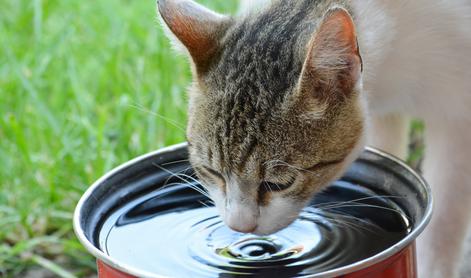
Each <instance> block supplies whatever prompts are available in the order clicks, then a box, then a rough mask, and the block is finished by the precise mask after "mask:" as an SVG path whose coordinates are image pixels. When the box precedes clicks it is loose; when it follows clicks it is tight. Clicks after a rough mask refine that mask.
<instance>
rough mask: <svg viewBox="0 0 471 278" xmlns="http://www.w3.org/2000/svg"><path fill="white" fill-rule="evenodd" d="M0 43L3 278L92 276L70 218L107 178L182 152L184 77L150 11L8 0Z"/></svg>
mask: <svg viewBox="0 0 471 278" xmlns="http://www.w3.org/2000/svg"><path fill="white" fill-rule="evenodd" d="M201 2H203V3H205V4H207V5H208V6H210V7H213V8H215V9H216V10H219V11H222V12H225V11H230V10H234V9H235V5H236V1H233V0H232V1H209V0H206V1H201ZM216 2H217V3H216ZM0 41H1V42H2V43H1V44H0V165H1V166H0V276H1V277H24V276H25V275H27V274H28V273H31V271H34V270H36V269H38V268H43V269H47V271H48V272H50V273H51V275H52V273H53V274H54V275H55V276H61V277H75V276H77V277H86V276H89V275H92V274H93V273H94V272H95V265H94V260H93V258H92V257H91V256H89V255H87V253H86V252H85V251H84V249H83V248H82V247H81V246H80V244H79V243H78V242H77V240H76V239H75V237H74V234H73V232H72V222H71V219H72V213H73V209H74V206H75V204H76V203H77V201H78V199H79V198H80V196H81V194H82V193H83V192H84V191H85V189H86V188H87V187H88V186H89V185H90V184H91V183H92V182H93V181H94V180H96V179H97V178H99V177H100V176H101V175H102V174H104V173H105V172H106V171H108V170H110V169H111V168H113V167H115V166H117V165H119V164H121V163H122V162H125V161H127V160H129V159H130V158H133V157H135V156H137V155H140V154H143V153H146V152H149V151H152V150H154V149H157V148H160V147H162V146H165V145H169V144H173V143H177V142H181V141H183V140H184V132H183V129H184V126H185V121H186V94H185V88H186V86H187V85H188V83H189V82H190V72H189V67H188V65H187V62H186V60H185V59H184V57H176V56H175V55H174V53H173V52H172V51H171V50H170V46H169V43H168V41H167V39H166V38H165V37H164V35H163V33H162V30H161V29H160V27H159V24H158V23H157V20H156V14H155V2H154V0H152V1H150V0H145V1H144V0H140V1H135V0H134V1H132V0H100V1H72V0H71V1H59V0H3V1H1V2H0Z"/></svg>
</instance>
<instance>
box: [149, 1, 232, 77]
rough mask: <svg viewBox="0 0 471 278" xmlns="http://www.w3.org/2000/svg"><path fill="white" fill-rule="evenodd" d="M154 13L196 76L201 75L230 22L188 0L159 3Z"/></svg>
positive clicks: (223, 16)
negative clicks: (190, 59) (184, 51)
mask: <svg viewBox="0 0 471 278" xmlns="http://www.w3.org/2000/svg"><path fill="white" fill-rule="evenodd" d="M158 10H159V13H160V15H161V18H162V21H163V23H164V27H168V30H169V31H170V32H167V33H170V34H169V35H170V39H171V40H172V41H174V42H175V41H177V44H181V45H183V47H184V49H186V50H187V51H188V53H189V54H190V56H191V58H192V60H193V62H194V65H195V70H196V73H197V74H204V73H205V72H206V70H207V69H208V66H209V64H210V62H211V58H212V57H213V55H214V54H215V53H216V52H217V51H218V48H219V41H220V39H221V38H222V36H223V35H224V34H225V32H226V30H227V28H228V27H229V25H230V22H231V18H230V17H228V16H225V15H221V14H218V13H215V12H213V11H211V10H209V9H207V8H205V7H203V6H201V5H199V4H197V3H196V2H194V1H191V0H159V1H158Z"/></svg>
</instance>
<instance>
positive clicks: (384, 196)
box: [316, 195, 405, 208]
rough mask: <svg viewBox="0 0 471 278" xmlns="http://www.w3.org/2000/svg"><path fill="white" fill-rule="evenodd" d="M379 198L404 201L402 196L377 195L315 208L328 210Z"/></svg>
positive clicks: (320, 205) (323, 204)
mask: <svg viewBox="0 0 471 278" xmlns="http://www.w3.org/2000/svg"><path fill="white" fill-rule="evenodd" d="M381 198H390V199H393V198H394V199H404V198H405V197H402V196H394V195H378V196H370V197H363V198H358V199H353V200H348V201H343V202H338V201H335V202H326V203H322V204H319V206H316V207H317V208H330V206H332V205H334V206H335V205H340V204H342V205H343V204H350V203H358V202H359V201H366V200H374V199H381Z"/></svg>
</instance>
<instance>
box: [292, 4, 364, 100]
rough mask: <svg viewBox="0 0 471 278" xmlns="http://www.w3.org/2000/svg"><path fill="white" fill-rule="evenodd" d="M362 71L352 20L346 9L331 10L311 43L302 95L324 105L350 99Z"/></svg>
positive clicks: (301, 83) (302, 77)
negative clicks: (346, 98)
mask: <svg viewBox="0 0 471 278" xmlns="http://www.w3.org/2000/svg"><path fill="white" fill-rule="evenodd" d="M362 67H363V65H362V60H361V56H360V52H359V48H358V42H357V36H356V32H355V24H354V22H353V19H352V17H351V16H350V14H349V13H348V11H346V10H345V9H343V8H332V9H330V10H329V11H328V12H327V13H326V15H325V17H324V19H323V20H322V22H321V23H320V25H319V28H318V30H317V32H316V33H315V34H314V35H313V37H312V39H311V40H310V41H309V45H308V52H307V57H306V60H305V62H304V66H303V71H302V74H301V79H300V85H301V86H300V90H301V91H302V95H303V96H304V97H309V98H311V97H315V99H316V100H317V101H321V102H329V101H337V100H338V99H339V98H345V97H348V96H349V95H350V94H351V93H352V92H353V91H354V88H355V86H356V84H357V82H358V81H359V79H360V77H361V71H362Z"/></svg>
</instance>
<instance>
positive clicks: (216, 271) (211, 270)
mask: <svg viewBox="0 0 471 278" xmlns="http://www.w3.org/2000/svg"><path fill="white" fill-rule="evenodd" d="M208 205H209V203H208V200H207V199H206V198H205V197H204V196H202V195H200V194H198V193H196V192H195V191H193V190H191V189H189V188H187V187H185V186H178V185H177V186H173V187H168V188H166V189H163V190H160V191H158V192H153V193H151V194H148V195H145V196H141V197H139V198H137V199H135V200H133V201H131V202H129V203H128V204H126V205H123V206H122V207H120V208H118V209H117V210H115V211H114V212H113V213H112V214H111V215H109V216H108V218H107V219H106V221H105V222H104V224H103V226H102V228H101V230H100V232H99V234H98V235H97V240H98V242H99V246H100V248H101V249H102V250H103V251H105V252H106V253H107V254H108V255H110V256H111V257H114V258H115V259H118V260H119V261H122V262H125V263H126V265H128V266H132V267H134V268H137V269H140V270H144V271H147V272H150V273H155V274H160V275H164V276H170V277H239V276H247V275H248V276H254V275H257V276H260V277H293V276H300V277H302V276H306V275H309V274H314V273H319V272H322V271H326V270H331V269H334V268H338V267H342V266H346V265H349V264H351V263H354V262H358V261H360V260H362V259H366V258H368V257H371V256H373V255H375V254H378V253H379V252H381V251H383V250H385V249H387V248H388V247H391V246H392V245H394V244H395V243H397V242H398V241H399V240H401V239H402V238H404V237H405V236H406V235H407V233H408V232H409V230H410V225H411V223H409V221H408V218H407V216H406V215H405V214H404V212H403V211H402V210H401V209H400V207H398V206H397V205H396V203H395V197H393V196H383V197H381V196H379V197H378V196H377V195H376V193H374V192H371V191H369V190H367V189H365V188H362V187H360V186H354V185H351V184H349V183H347V182H337V183H336V184H335V185H333V186H331V187H330V188H329V189H327V190H325V191H324V192H323V193H321V194H319V195H317V196H316V198H314V199H313V201H312V204H311V205H312V206H313V207H309V208H306V209H305V210H304V211H303V212H302V213H301V215H300V217H299V218H298V220H296V221H295V222H294V223H293V224H292V225H290V226H289V227H287V228H286V229H284V230H282V231H280V232H278V233H275V234H273V235H270V236H263V237H260V236H256V235H249V234H241V233H237V232H234V231H232V230H230V229H229V228H227V227H226V226H225V225H224V224H223V222H222V220H221V219H220V218H219V217H218V215H217V211H216V209H215V208H214V207H207V206H208ZM320 208H322V209H320Z"/></svg>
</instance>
